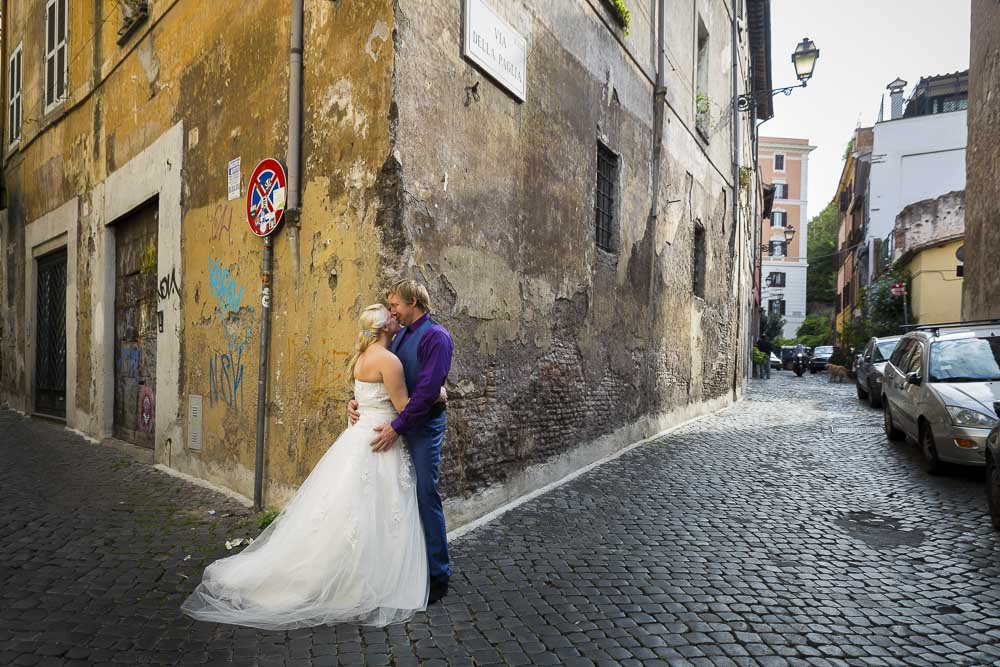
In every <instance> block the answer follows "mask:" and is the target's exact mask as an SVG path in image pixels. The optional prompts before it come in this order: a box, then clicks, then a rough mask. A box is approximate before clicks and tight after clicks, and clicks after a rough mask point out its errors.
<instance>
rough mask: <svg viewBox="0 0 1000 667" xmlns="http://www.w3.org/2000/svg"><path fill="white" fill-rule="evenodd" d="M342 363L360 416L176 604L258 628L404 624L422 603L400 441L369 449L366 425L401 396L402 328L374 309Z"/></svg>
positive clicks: (418, 534) (206, 617) (412, 495)
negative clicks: (287, 498)
mask: <svg viewBox="0 0 1000 667" xmlns="http://www.w3.org/2000/svg"><path fill="white" fill-rule="evenodd" d="M359 323H360V325H361V332H360V334H359V335H358V345H357V352H356V353H355V355H354V358H353V359H352V360H351V370H352V374H353V377H354V387H355V397H356V398H357V400H358V403H359V407H360V412H361V418H360V419H359V420H358V422H357V423H356V424H354V425H353V426H351V427H349V428H348V429H347V430H346V431H344V432H343V433H342V434H341V435H340V437H339V438H337V441H336V442H334V443H333V445H331V446H330V448H329V450H327V452H326V453H325V454H324V455H323V457H322V458H321V459H320V460H319V463H317V464H316V468H315V469H314V470H313V471H312V473H311V474H310V475H309V477H307V478H306V480H305V482H303V483H302V486H301V487H300V488H299V490H298V492H297V493H296V494H295V497H294V498H292V500H291V502H289V503H288V505H287V506H286V507H285V509H284V510H283V511H282V512H281V514H279V515H278V517H277V518H276V519H275V520H274V522H273V523H271V525H270V526H268V527H267V528H266V529H265V530H264V532H263V533H261V535H260V537H258V538H257V539H256V540H255V541H254V542H253V544H251V545H250V546H249V547H247V548H246V549H244V550H243V551H242V552H241V553H239V554H237V555H235V556H230V557H229V558H224V559H222V560H218V561H216V562H214V563H212V564H211V565H209V566H208V567H207V568H206V569H205V574H204V577H203V578H202V581H201V584H199V585H198V587H197V588H196V589H195V591H194V592H193V593H192V594H191V596H190V597H189V598H188V599H187V600H185V601H184V604H183V605H181V609H182V610H183V611H184V613H186V614H187V615H188V616H191V617H192V618H196V619H199V620H203V621H214V622H216V623H233V624H236V625H246V626H251V627H255V628H262V629H265V630H287V629H290V628H302V627H311V626H315V625H325V624H333V623H346V622H350V623H359V624H362V625H375V626H384V625H388V624H390V623H402V622H404V621H407V620H409V619H410V618H411V617H412V616H413V615H414V614H415V613H416V612H418V611H423V610H424V609H426V607H427V592H428V579H427V576H428V575H427V552H426V549H425V548H424V533H423V530H422V529H421V527H420V515H419V514H418V512H417V495H416V489H415V486H414V481H413V479H414V478H413V468H412V466H413V464H412V463H411V462H410V455H409V453H408V451H407V448H406V446H405V444H404V443H397V444H396V446H395V447H393V448H392V449H390V450H388V451H385V452H380V453H375V452H373V451H372V450H371V446H370V445H371V442H372V440H373V428H374V427H375V426H378V425H380V424H385V423H388V422H389V421H391V420H392V419H394V418H395V417H396V415H397V413H398V412H401V411H402V410H403V407H404V406H405V405H406V402H407V401H408V400H409V397H408V396H407V391H406V385H405V384H404V381H403V366H402V364H401V363H400V361H399V359H398V358H396V355H394V354H392V353H391V352H390V351H389V350H388V347H389V344H390V342H391V341H392V337H393V336H394V335H395V333H396V331H398V330H399V324H398V323H397V322H396V320H395V319H394V318H393V317H392V316H391V315H390V314H389V311H388V310H387V309H386V308H385V306H382V305H380V304H377V305H373V306H368V307H367V308H365V310H364V312H363V313H362V314H361V318H360V322H359Z"/></svg>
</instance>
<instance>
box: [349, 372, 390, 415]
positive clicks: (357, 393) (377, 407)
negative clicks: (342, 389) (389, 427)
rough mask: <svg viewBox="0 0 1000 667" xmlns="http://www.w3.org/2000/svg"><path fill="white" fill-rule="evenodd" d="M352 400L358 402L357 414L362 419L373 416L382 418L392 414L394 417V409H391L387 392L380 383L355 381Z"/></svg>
mask: <svg viewBox="0 0 1000 667" xmlns="http://www.w3.org/2000/svg"><path fill="white" fill-rule="evenodd" d="M354 398H355V399H356V400H357V401H358V412H360V413H361V417H362V418H364V417H368V416H373V415H378V416H383V417H384V416H385V415H387V414H389V413H391V414H392V417H393V418H395V416H396V408H395V407H393V405H392V400H391V399H390V398H389V391H388V390H387V389H386V388H385V384H383V383H381V382H364V381H363V380H355V381H354Z"/></svg>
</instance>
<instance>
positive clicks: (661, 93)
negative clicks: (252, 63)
mask: <svg viewBox="0 0 1000 667" xmlns="http://www.w3.org/2000/svg"><path fill="white" fill-rule="evenodd" d="M665 14H666V0H659V2H658V6H657V30H656V31H657V44H656V90H655V91H654V95H653V201H652V203H651V205H650V207H649V217H650V222H651V223H652V225H651V228H652V238H651V239H650V242H649V245H650V259H649V264H650V266H649V297H650V298H652V296H653V285H654V284H655V282H654V281H653V274H654V270H655V268H656V228H657V226H658V225H657V223H658V212H659V206H660V203H659V202H660V155H661V149H662V147H663V115H664V106H665V103H666V99H667V88H666V85H665V84H664V70H665V67H666V51H664V49H665V48H666V39H665V34H666V16H665Z"/></svg>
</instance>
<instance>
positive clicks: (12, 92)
mask: <svg viewBox="0 0 1000 667" xmlns="http://www.w3.org/2000/svg"><path fill="white" fill-rule="evenodd" d="M23 52H24V51H23V49H22V48H21V44H18V45H17V48H16V49H14V52H13V53H12V54H11V55H10V60H9V61H8V63H7V145H8V146H15V145H17V142H18V141H20V139H21V125H22V122H23V117H22V114H23V108H22V96H21V72H22V60H23V55H22V54H23Z"/></svg>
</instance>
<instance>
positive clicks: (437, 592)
mask: <svg viewBox="0 0 1000 667" xmlns="http://www.w3.org/2000/svg"><path fill="white" fill-rule="evenodd" d="M447 594H448V577H437V578H434V579H431V586H430V593H429V594H428V596H427V604H434V603H435V602H437V601H438V600H440V599H441V598H443V597H444V596H445V595H447Z"/></svg>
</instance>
